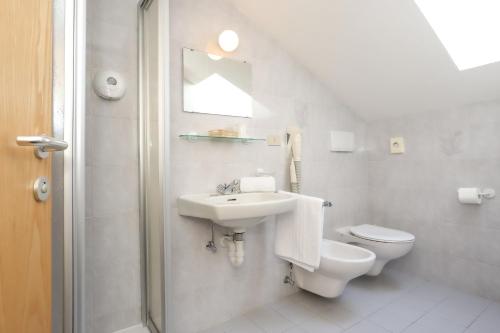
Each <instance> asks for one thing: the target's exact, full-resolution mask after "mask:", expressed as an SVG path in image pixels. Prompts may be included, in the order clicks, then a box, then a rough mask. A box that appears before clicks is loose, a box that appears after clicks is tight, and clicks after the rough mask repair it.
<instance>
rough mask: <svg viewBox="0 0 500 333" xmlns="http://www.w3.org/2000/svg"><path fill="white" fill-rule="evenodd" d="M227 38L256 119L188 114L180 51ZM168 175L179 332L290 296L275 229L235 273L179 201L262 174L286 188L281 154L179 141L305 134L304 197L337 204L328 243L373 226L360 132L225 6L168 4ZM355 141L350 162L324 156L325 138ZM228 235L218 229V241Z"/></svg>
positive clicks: (258, 230) (254, 236)
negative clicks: (347, 229)
mask: <svg viewBox="0 0 500 333" xmlns="http://www.w3.org/2000/svg"><path fill="white" fill-rule="evenodd" d="M224 29H233V30H235V31H237V33H238V34H239V36H240V42H241V44H240V47H239V49H238V50H237V51H236V52H235V53H234V54H231V55H230V56H231V57H234V58H237V59H244V60H247V61H249V62H250V63H251V64H252V66H253V90H254V93H253V95H254V99H255V101H254V117H253V118H252V119H244V118H233V117H224V116H214V115H203V114H193V113H186V112H183V111H182V57H181V56H182V48H183V47H189V48H194V49H198V50H208V51H211V52H213V53H215V52H218V49H217V47H216V40H217V36H218V34H219V33H220V32H221V31H222V30H224ZM170 71H171V87H172V91H171V99H172V101H171V117H172V119H171V133H172V135H171V138H170V140H171V151H172V156H171V163H172V164H171V168H172V171H171V172H172V179H171V181H172V183H171V188H170V197H171V200H172V201H171V205H172V207H171V208H172V214H171V216H170V223H172V233H173V235H172V240H173V244H172V246H173V253H172V258H173V267H172V270H173V290H174V295H168V296H170V297H173V304H174V309H173V311H174V315H173V317H172V318H173V320H174V325H175V327H176V332H183V333H189V332H195V331H197V330H200V329H204V328H207V327H210V326H213V325H215V324H217V323H219V322H222V321H225V320H227V319H229V318H231V317H233V316H237V315H239V314H241V313H243V312H245V311H248V310H249V309H251V308H253V307H256V306H260V305H262V304H265V303H267V302H271V301H273V300H275V299H276V298H278V297H281V296H283V295H286V294H288V293H291V292H294V290H293V289H291V288H290V287H288V286H285V285H283V284H282V280H283V277H284V275H285V271H286V264H285V263H284V262H283V261H281V260H280V259H278V258H277V257H276V256H275V255H274V253H273V252H274V251H273V249H274V221H273V220H272V219H270V221H269V222H266V223H262V224H261V225H259V226H257V227H254V228H251V229H249V230H248V232H247V234H246V239H247V242H246V258H245V263H244V265H243V267H241V268H233V267H232V266H231V265H230V263H229V261H228V259H227V253H226V251H225V250H224V249H222V248H219V251H218V252H217V253H216V254H213V253H211V252H210V251H207V250H206V249H205V244H206V242H207V241H208V240H209V238H210V224H209V223H208V222H207V221H204V220H200V219H193V218H186V217H181V216H179V215H178V214H177V210H176V198H177V197H178V196H179V195H181V194H187V193H202V192H214V191H215V187H216V185H217V184H219V183H222V182H229V181H231V180H232V179H234V178H239V177H241V176H246V175H252V174H254V173H255V171H256V169H257V168H259V167H260V168H264V169H265V170H267V171H272V172H275V176H276V178H277V181H278V185H279V187H280V188H285V189H286V188H287V181H286V171H287V168H288V165H287V160H286V153H285V149H284V147H271V146H267V145H266V144H265V143H253V144H249V145H242V144H231V143H220V142H197V143H190V142H186V141H183V140H180V139H179V138H178V135H179V134H181V133H183V132H187V131H198V132H203V131H207V130H209V129H214V128H223V127H225V126H229V125H232V124H236V123H245V124H246V125H247V127H248V128H249V130H248V132H249V134H252V135H255V136H258V137H265V136H266V135H268V134H284V132H285V128H286V127H287V126H289V125H298V126H300V127H302V128H303V131H304V133H303V137H304V148H303V162H302V164H303V178H304V184H303V192H304V193H307V194H310V195H316V196H320V197H323V198H325V199H329V200H331V201H333V202H334V205H335V206H334V208H332V209H330V210H329V211H328V218H329V220H328V222H327V225H326V227H325V234H326V235H329V234H330V232H331V230H332V228H333V227H334V226H340V225H345V224H354V223H363V222H365V221H366V219H367V184H368V178H367V170H366V163H365V161H366V159H365V156H364V155H365V154H364V153H363V149H362V147H363V145H364V129H365V128H364V127H365V126H364V123H363V122H362V121H361V120H359V119H358V118H357V117H356V116H355V115H354V114H353V113H351V112H350V111H349V110H348V109H347V108H345V107H344V106H342V105H340V104H339V103H338V102H337V101H336V99H335V98H334V97H333V96H332V95H331V93H330V92H329V91H328V89H327V88H326V87H324V86H323V85H322V84H321V83H320V82H319V81H318V80H317V79H316V78H315V77H314V76H312V75H311V74H310V73H309V72H308V71H306V70H305V69H304V68H303V67H302V66H301V65H299V64H298V63H296V62H295V61H294V60H293V59H292V58H291V57H290V56H289V55H288V54H287V53H286V52H284V51H283V50H282V49H280V48H279V47H278V46H277V45H276V43H275V42H274V41H273V40H272V39H270V38H268V37H267V36H266V35H265V34H264V33H262V32H261V31H259V29H258V28H256V27H255V26H253V25H252V24H250V23H249V22H248V21H247V20H246V18H245V17H243V16H242V15H241V14H240V13H239V12H237V11H236V10H235V9H234V8H233V7H232V6H230V5H228V4H227V2H226V1H223V0H172V1H171V68H170ZM331 129H336V130H352V131H355V132H356V139H357V140H358V143H359V146H360V147H361V148H360V150H359V151H358V152H356V153H354V154H334V153H330V152H329V151H328V140H329V135H328V130H331ZM223 232H224V230H221V229H219V228H217V230H216V236H217V237H220V236H221V235H222V233H223Z"/></svg>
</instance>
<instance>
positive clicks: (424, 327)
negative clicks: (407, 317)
mask: <svg viewBox="0 0 500 333" xmlns="http://www.w3.org/2000/svg"><path fill="white" fill-rule="evenodd" d="M464 330H465V327H464V326H463V325H461V324H457V323H456V322H454V321H453V320H450V319H447V318H444V317H441V316H438V315H436V314H435V313H429V314H426V315H425V316H423V317H422V318H420V319H419V320H418V321H417V322H416V323H414V324H412V325H411V326H410V327H408V328H407V329H406V330H404V333H459V332H463V331H464ZM485 333H486V332H485Z"/></svg>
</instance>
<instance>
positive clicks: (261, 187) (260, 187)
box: [240, 176, 276, 193]
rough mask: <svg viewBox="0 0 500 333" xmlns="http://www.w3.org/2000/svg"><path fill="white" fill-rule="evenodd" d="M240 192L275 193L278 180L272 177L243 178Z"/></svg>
mask: <svg viewBox="0 0 500 333" xmlns="http://www.w3.org/2000/svg"><path fill="white" fill-rule="evenodd" d="M240 191H241V192H243V193H248V192H275V191H276V180H275V179H274V177H271V176H261V177H242V178H241V179H240Z"/></svg>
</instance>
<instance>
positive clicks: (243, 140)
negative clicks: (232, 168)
mask: <svg viewBox="0 0 500 333" xmlns="http://www.w3.org/2000/svg"><path fill="white" fill-rule="evenodd" d="M179 138H181V139H184V140H188V141H199V140H208V141H221V142H239V143H250V142H258V141H266V139H262V138H237V137H226V136H211V135H199V134H181V135H179Z"/></svg>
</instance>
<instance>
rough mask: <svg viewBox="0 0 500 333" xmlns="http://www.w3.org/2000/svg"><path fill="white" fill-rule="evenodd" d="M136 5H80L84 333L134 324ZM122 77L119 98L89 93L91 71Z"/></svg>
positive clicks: (118, 1) (113, 1)
mask: <svg viewBox="0 0 500 333" xmlns="http://www.w3.org/2000/svg"><path fill="white" fill-rule="evenodd" d="M136 17H137V1H135V0H127V1H125V0H106V1H99V0H88V1H87V23H88V25H87V77H88V81H87V82H88V83H89V84H88V87H87V117H86V121H87V133H86V135H87V137H86V138H87V141H86V144H87V168H86V177H87V199H86V200H87V203H86V205H87V207H86V208H87V209H86V217H87V219H86V225H85V228H86V235H85V237H86V246H85V250H86V268H85V282H86V293H85V300H84V301H85V311H86V318H85V325H86V332H89V333H90V332H92V333H110V332H114V331H115V330H118V329H122V328H124V327H128V326H131V325H134V324H137V323H139V322H140V320H141V318H140V305H141V302H140V274H139V272H140V271H139V213H138V202H139V201H138V198H139V196H138V192H137V191H138V142H137V107H136V105H137V58H136V54H137V39H136V38H137V25H136V24H137V23H136ZM102 69H112V70H116V71H118V72H120V73H122V75H123V76H124V77H125V80H126V83H127V86H128V87H127V93H126V95H125V97H124V99H122V100H120V101H116V102H108V101H104V100H102V99H100V98H99V97H97V96H96V95H95V94H94V92H93V90H92V88H91V85H90V83H91V79H92V77H93V75H94V74H95V72H96V71H98V70H102Z"/></svg>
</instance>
